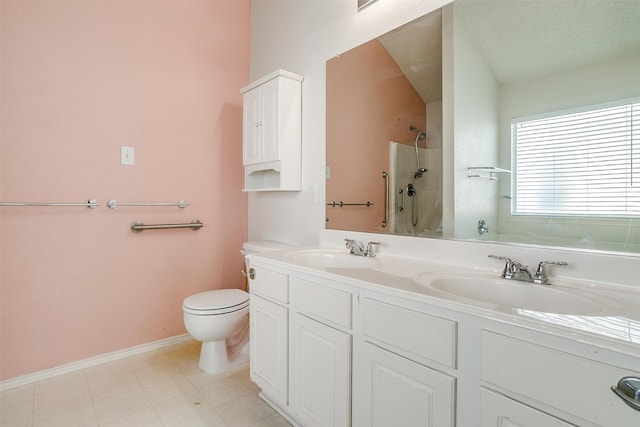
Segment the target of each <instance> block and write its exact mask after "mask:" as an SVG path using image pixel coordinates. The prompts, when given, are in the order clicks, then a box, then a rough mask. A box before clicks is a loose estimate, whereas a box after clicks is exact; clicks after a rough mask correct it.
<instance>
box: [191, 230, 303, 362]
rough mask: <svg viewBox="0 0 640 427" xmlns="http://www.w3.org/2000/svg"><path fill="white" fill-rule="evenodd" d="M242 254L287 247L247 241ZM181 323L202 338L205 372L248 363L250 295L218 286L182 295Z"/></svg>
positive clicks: (278, 244)
mask: <svg viewBox="0 0 640 427" xmlns="http://www.w3.org/2000/svg"><path fill="white" fill-rule="evenodd" d="M242 247H243V252H242V253H243V254H245V255H246V254H250V253H256V252H267V251H274V250H280V249H284V248H287V247H290V246H287V245H284V244H282V243H277V242H270V241H264V240H263V241H255V242H246V243H245V244H244V245H243V246H242ZM182 310H183V312H184V326H185V328H186V329H187V332H189V334H190V335H191V336H192V337H193V338H194V339H196V340H198V341H202V348H201V350H200V363H199V366H200V369H202V370H203V371H204V372H206V373H208V374H220V373H223V372H227V371H231V370H235V369H240V368H242V367H244V366H246V365H247V364H248V363H249V294H248V293H247V292H245V291H243V290H240V289H217V290H213V291H207V292H201V293H198V294H195V295H191V296H190V297H187V298H185V300H184V302H183V303H182Z"/></svg>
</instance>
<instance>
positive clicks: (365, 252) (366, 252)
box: [344, 239, 380, 257]
mask: <svg viewBox="0 0 640 427" xmlns="http://www.w3.org/2000/svg"><path fill="white" fill-rule="evenodd" d="M344 241H345V242H346V243H345V246H346V247H347V249H349V253H350V254H351V255H357V256H368V257H374V256H376V253H375V250H374V249H373V248H374V246H377V245H379V244H380V242H369V243H367V247H366V248H365V247H364V245H363V244H362V243H361V242H359V241H357V240H353V239H344Z"/></svg>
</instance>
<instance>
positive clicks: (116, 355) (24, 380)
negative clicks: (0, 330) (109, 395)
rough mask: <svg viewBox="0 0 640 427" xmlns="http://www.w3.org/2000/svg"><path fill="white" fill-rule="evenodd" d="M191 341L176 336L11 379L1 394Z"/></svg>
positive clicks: (186, 336)
mask: <svg viewBox="0 0 640 427" xmlns="http://www.w3.org/2000/svg"><path fill="white" fill-rule="evenodd" d="M190 339H191V336H190V335H189V334H182V335H176V336H174V337H169V338H164V339H161V340H158V341H153V342H150V343H146V344H141V345H136V346H134V347H129V348H125V349H122V350H118V351H114V352H113V353H105V354H101V355H98V356H94V357H90V358H88V359H83V360H79V361H77V362H72V363H67V364H65V365H60V366H56V367H53V368H49V369H45V370H43V371H38V372H34V373H32V374H26V375H21V376H19V377H15V378H9V379H8V380H3V381H0V392H3V391H6V390H11V389H12V388H16V387H20V386H23V385H27V384H31V383H35V382H36V381H42V380H46V379H49V378H53V377H57V376H59V375H63V374H67V373H69V372H74V371H79V370H81V369H85V368H91V367H92V366H97V365H102V364H103V363H108V362H113V361H115V360H119V359H124V358H126V357H129V356H134V355H136V354H141V353H146V352H148V351H153V350H158V349H161V348H164V347H168V346H170V345H173V344H178V343H181V342H184V341H189V340H190Z"/></svg>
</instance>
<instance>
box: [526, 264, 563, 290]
mask: <svg viewBox="0 0 640 427" xmlns="http://www.w3.org/2000/svg"><path fill="white" fill-rule="evenodd" d="M545 265H557V266H560V267H566V266H567V265H569V264H567V263H566V262H564V261H540V263H539V264H538V269H537V270H536V274H535V275H534V276H533V283H536V284H538V285H550V284H551V283H549V276H547V272H546V269H545V268H544V266H545Z"/></svg>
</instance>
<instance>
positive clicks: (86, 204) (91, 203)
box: [0, 199, 100, 209]
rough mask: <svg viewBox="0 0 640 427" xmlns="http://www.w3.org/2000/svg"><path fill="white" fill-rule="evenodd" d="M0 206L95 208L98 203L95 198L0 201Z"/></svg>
mask: <svg viewBox="0 0 640 427" xmlns="http://www.w3.org/2000/svg"><path fill="white" fill-rule="evenodd" d="M0 206H84V207H87V208H89V209H95V208H97V207H98V206H100V204H99V203H98V202H97V201H96V200H95V199H89V200H87V201H86V202H84V203H46V202H33V203H31V202H0Z"/></svg>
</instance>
